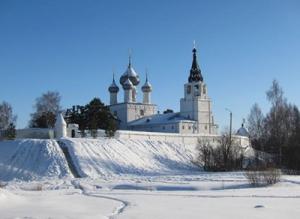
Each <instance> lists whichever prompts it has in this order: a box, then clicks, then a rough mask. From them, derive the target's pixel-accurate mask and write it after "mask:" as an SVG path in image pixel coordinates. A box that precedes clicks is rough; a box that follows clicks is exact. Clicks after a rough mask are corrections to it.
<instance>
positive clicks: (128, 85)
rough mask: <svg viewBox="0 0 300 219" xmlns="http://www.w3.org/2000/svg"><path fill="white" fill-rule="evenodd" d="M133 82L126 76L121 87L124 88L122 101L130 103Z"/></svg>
mask: <svg viewBox="0 0 300 219" xmlns="http://www.w3.org/2000/svg"><path fill="white" fill-rule="evenodd" d="M133 87H134V86H133V84H132V82H131V81H130V80H129V78H127V80H126V81H125V82H124V84H123V89H124V102H125V103H132V90H133Z"/></svg>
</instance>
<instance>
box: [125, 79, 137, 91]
mask: <svg viewBox="0 0 300 219" xmlns="http://www.w3.org/2000/svg"><path fill="white" fill-rule="evenodd" d="M133 87H134V85H133V84H132V82H131V81H130V80H129V78H127V80H126V81H125V82H124V84H123V89H124V90H131V89H132V88H133Z"/></svg>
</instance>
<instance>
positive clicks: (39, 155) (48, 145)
mask: <svg viewBox="0 0 300 219" xmlns="http://www.w3.org/2000/svg"><path fill="white" fill-rule="evenodd" d="M69 175H70V172H69V169H68V165H67V162H66V160H65V158H64V155H63V153H62V151H61V149H60V148H59V145H58V144H57V143H56V141H54V140H36V139H26V140H15V141H1V142H0V180H3V181H8V180H12V179H21V180H34V179H40V178H41V177H64V176H69Z"/></svg>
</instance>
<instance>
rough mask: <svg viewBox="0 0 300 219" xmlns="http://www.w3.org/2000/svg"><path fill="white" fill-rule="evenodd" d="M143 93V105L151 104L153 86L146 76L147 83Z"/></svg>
mask: <svg viewBox="0 0 300 219" xmlns="http://www.w3.org/2000/svg"><path fill="white" fill-rule="evenodd" d="M142 91H143V103H144V104H150V103H151V92H152V86H151V84H150V83H149V81H148V75H147V74H146V82H145V84H144V85H143V87H142Z"/></svg>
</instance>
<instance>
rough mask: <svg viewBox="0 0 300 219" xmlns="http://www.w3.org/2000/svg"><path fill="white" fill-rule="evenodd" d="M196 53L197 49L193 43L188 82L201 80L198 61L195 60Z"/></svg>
mask: <svg viewBox="0 0 300 219" xmlns="http://www.w3.org/2000/svg"><path fill="white" fill-rule="evenodd" d="M196 53H197V50H196V48H195V45H194V49H193V63H192V67H191V70H190V76H189V82H193V81H195V82H197V81H203V77H202V74H201V70H200V67H199V65H198V62H197V55H196Z"/></svg>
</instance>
